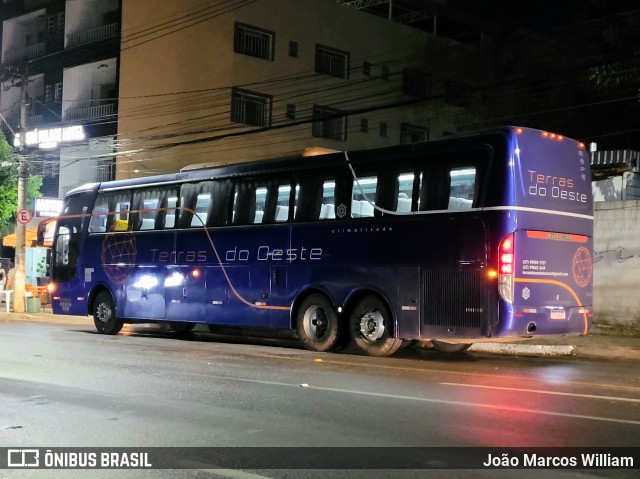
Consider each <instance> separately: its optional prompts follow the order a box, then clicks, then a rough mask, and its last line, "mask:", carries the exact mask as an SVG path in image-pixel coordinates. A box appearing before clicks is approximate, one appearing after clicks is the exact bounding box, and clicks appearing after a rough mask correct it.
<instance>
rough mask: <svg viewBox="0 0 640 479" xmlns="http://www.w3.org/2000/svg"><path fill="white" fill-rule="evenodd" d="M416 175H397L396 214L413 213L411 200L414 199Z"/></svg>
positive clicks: (405, 173) (406, 173)
mask: <svg viewBox="0 0 640 479" xmlns="http://www.w3.org/2000/svg"><path fill="white" fill-rule="evenodd" d="M414 180H415V174H414V173H413V172H411V173H408V172H404V173H400V174H398V175H397V178H396V181H397V186H398V189H397V191H398V194H397V198H396V199H397V202H396V212H397V213H409V212H410V211H411V199H412V198H413V183H414Z"/></svg>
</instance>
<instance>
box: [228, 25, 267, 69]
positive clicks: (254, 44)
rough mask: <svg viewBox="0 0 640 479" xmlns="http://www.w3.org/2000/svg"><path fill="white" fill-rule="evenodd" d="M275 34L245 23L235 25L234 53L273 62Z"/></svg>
mask: <svg viewBox="0 0 640 479" xmlns="http://www.w3.org/2000/svg"><path fill="white" fill-rule="evenodd" d="M274 37H275V34H274V33H273V32H270V31H268V30H263V29H262V28H258V27H252V26H250V25H245V24H243V23H236V24H235V34H234V39H233V51H234V52H236V53H242V54H243V55H249V56H252V57H257V58H264V59H265V60H271V61H273V40H274Z"/></svg>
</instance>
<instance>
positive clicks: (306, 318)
mask: <svg viewBox="0 0 640 479" xmlns="http://www.w3.org/2000/svg"><path fill="white" fill-rule="evenodd" d="M296 332H297V333H298V338H300V341H301V342H302V344H303V345H304V347H305V348H307V349H309V350H311V351H318V352H327V351H333V349H335V347H336V346H337V345H338V342H339V340H340V319H339V318H338V313H337V311H336V310H335V308H334V307H333V305H332V304H331V301H329V299H328V298H327V297H326V296H325V295H323V294H312V295H310V296H308V297H307V298H305V299H304V300H303V301H302V303H301V304H300V307H299V308H298V314H297V317H296Z"/></svg>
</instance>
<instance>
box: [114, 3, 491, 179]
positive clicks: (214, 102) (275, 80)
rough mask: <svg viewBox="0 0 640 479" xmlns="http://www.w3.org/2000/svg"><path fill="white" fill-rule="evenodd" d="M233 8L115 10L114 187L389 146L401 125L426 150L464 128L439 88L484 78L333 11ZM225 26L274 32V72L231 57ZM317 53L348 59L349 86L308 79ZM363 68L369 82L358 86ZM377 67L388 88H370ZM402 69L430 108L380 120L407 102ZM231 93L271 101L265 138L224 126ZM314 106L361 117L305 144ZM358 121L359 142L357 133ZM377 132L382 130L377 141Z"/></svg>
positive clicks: (385, 23)
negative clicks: (333, 52)
mask: <svg viewBox="0 0 640 479" xmlns="http://www.w3.org/2000/svg"><path fill="white" fill-rule="evenodd" d="M239 3H241V2H236V3H233V4H229V6H226V7H225V3H224V2H218V1H211V2H209V3H207V2H203V1H202V0H180V1H179V2H158V1H157V0H123V2H122V5H123V11H122V25H123V29H122V43H121V58H120V77H119V95H120V98H119V108H118V110H119V120H118V142H117V145H118V158H117V165H116V175H117V178H129V177H132V176H140V175H149V174H158V173H165V172H175V171H178V170H179V169H180V168H182V167H184V166H186V165H192V164H197V163H211V164H228V163H236V162H244V161H252V160H260V159H266V158H274V157H281V156H290V155H295V154H299V153H301V152H302V151H303V150H304V149H305V148H307V147H309V146H322V147H327V148H332V149H337V150H344V149H360V148H368V147H374V146H382V145H393V144H397V143H399V142H400V124H401V123H408V124H411V125H416V126H421V127H425V128H429V130H430V137H431V139H435V138H438V137H441V136H442V135H443V133H444V132H456V131H457V130H458V129H459V128H460V125H461V124H464V122H465V121H466V120H468V117H469V114H468V112H467V111H465V110H464V109H462V108H459V107H454V106H450V105H447V104H446V103H445V102H444V101H443V100H442V93H443V92H444V80H446V79H454V80H456V81H460V82H463V83H467V84H470V85H473V84H481V83H482V82H486V81H487V79H488V78H489V77H490V71H489V70H488V68H487V65H488V64H489V62H487V61H485V60H484V58H483V55H482V52H481V51H480V49H479V48H473V47H468V46H465V45H462V44H458V43H456V42H452V41H449V40H445V39H441V38H437V37H434V36H433V35H431V34H429V33H426V32H424V31H420V30H417V29H414V28H411V27H408V26H406V25H402V24H399V23H396V22H391V21H389V20H387V19H385V18H381V17H377V16H374V15H371V14H368V13H366V12H362V11H358V10H355V9H352V8H348V7H345V6H341V5H338V4H337V3H336V2H335V0H260V1H256V2H250V3H248V4H247V2H244V3H245V4H246V6H243V7H240V8H237V9H235V10H234V9H232V8H231V5H238V4H239ZM235 22H240V23H244V24H248V25H251V26H253V27H258V28H261V29H264V30H269V31H271V32H274V35H275V49H274V50H275V53H274V60H273V61H269V60H264V59H260V58H255V57H251V56H248V55H243V54H239V53H235V52H234V51H233V42H234V24H235ZM290 41H294V42H297V43H298V48H299V52H298V57H290V56H289V42H290ZM316 44H321V45H325V46H328V47H331V48H335V49H338V50H342V51H346V52H348V53H349V55H350V73H349V78H348V79H340V78H335V77H331V76H329V75H321V74H318V73H315V71H314V69H315V49H316ZM365 61H366V62H370V63H371V65H372V67H371V76H367V75H365V74H363V70H362V66H363V62H365ZM383 66H386V67H388V69H389V71H390V76H389V78H388V79H383V78H381V75H382V68H383ZM403 68H416V69H420V70H422V71H426V72H429V73H430V74H431V76H432V81H431V82H432V89H431V94H432V96H433V99H430V100H427V101H421V102H418V103H415V104H410V105H406V106H402V107H395V108H393V107H387V108H385V106H392V105H394V104H397V103H398V102H408V101H411V100H415V98H413V97H410V96H407V95H405V94H402V91H401V90H402V70H403ZM233 87H239V88H243V89H246V90H250V91H255V92H259V93H262V94H267V95H271V96H272V99H273V101H272V124H271V128H270V129H269V130H267V131H258V132H256V131H255V130H256V129H260V128H259V127H254V126H250V125H244V124H240V123H234V122H232V121H231V119H230V115H231V89H232V88H233ZM287 104H295V106H296V119H295V120H290V119H287V118H286V116H285V114H286V108H287ZM314 104H318V105H323V106H326V107H332V108H336V109H340V110H365V109H371V111H361V112H360V113H357V114H355V115H353V116H351V117H349V119H348V122H347V130H348V133H347V139H346V141H336V140H330V139H323V138H317V137H313V136H312V130H311V128H312V127H311V122H310V121H308V120H309V119H310V118H311V112H312V108H313V105H314ZM361 118H366V119H367V120H368V122H369V131H368V133H363V132H361V131H360V129H361V122H360V120H361ZM305 120H306V122H305ZM380 122H385V123H387V124H388V132H387V136H386V137H383V136H380V134H379V125H380Z"/></svg>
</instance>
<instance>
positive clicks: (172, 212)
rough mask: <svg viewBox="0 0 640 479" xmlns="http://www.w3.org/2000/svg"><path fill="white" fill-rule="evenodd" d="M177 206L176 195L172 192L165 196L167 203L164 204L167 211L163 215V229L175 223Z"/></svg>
mask: <svg viewBox="0 0 640 479" xmlns="http://www.w3.org/2000/svg"><path fill="white" fill-rule="evenodd" d="M177 206H178V195H177V194H175V193H174V194H173V195H170V196H169V197H168V198H167V204H166V205H165V206H164V207H165V208H167V212H166V214H165V217H164V229H169V228H173V227H174V226H175V225H176V216H177V214H178V211H177Z"/></svg>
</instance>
